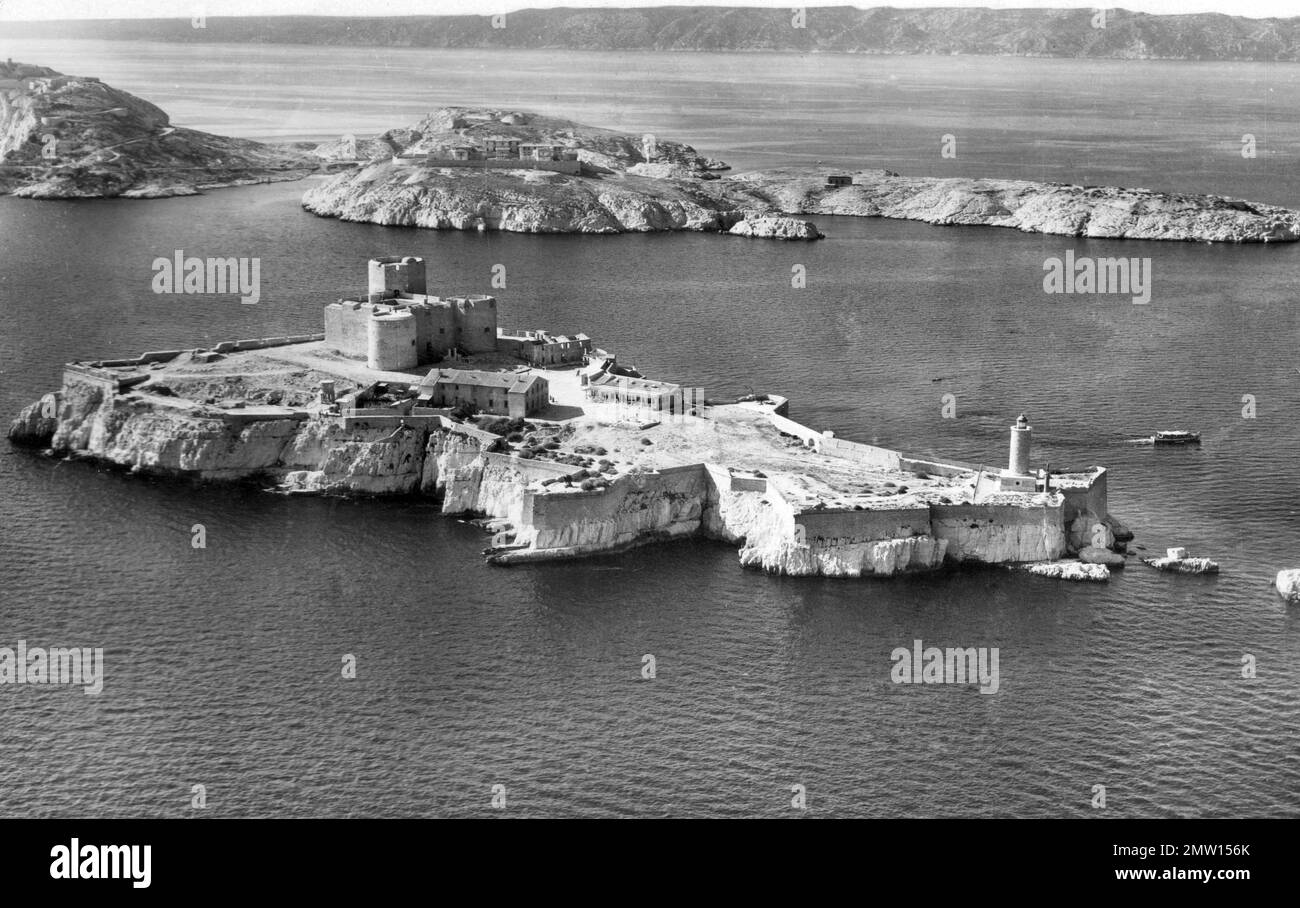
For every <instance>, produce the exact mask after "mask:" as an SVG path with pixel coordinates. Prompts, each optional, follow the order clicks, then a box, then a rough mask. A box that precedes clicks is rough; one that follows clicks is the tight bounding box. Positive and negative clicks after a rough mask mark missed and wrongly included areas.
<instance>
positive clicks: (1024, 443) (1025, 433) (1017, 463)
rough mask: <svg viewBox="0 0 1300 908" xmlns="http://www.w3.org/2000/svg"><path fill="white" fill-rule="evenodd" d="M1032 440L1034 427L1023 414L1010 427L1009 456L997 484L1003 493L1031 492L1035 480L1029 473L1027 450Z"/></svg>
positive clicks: (1033, 488) (1034, 485)
mask: <svg viewBox="0 0 1300 908" xmlns="http://www.w3.org/2000/svg"><path fill="white" fill-rule="evenodd" d="M1033 439H1034V427H1033V426H1031V425H1030V424H1029V417H1028V416H1026V415H1025V414H1024V413H1021V414H1020V418H1019V419H1017V420H1016V422H1015V425H1013V426H1012V427H1011V456H1010V457H1009V458H1008V461H1007V468H1006V469H1005V470H1003V471H1002V476H1001V477H1000V481H999V483H998V486H999V488H1000V489H1001V490H1002V491H1003V492H1033V491H1034V490H1035V488H1036V482H1037V480H1036V478H1035V477H1034V475H1033V474H1032V473H1030V472H1029V449H1030V446H1031V445H1032V443H1033Z"/></svg>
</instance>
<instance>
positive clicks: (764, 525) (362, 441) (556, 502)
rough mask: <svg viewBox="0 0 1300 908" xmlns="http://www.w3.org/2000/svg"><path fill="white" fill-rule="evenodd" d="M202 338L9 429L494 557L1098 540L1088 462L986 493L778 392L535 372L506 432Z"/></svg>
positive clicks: (1030, 554) (816, 556)
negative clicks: (525, 405)
mask: <svg viewBox="0 0 1300 908" xmlns="http://www.w3.org/2000/svg"><path fill="white" fill-rule="evenodd" d="M219 346H220V347H221V349H222V350H224V351H225V352H220V353H218V352H216V351H215V350H213V351H201V350H182V351H162V352H154V353H147V354H143V355H142V356H141V357H139V358H136V359H130V360H119V361H112V362H97V363H71V364H68V365H67V366H66V367H65V370H64V377H63V383H62V385H61V387H60V388H59V389H58V390H57V391H53V392H51V393H49V394H47V395H45V396H44V397H43V398H42V399H41V400H39V401H36V402H34V403H33V404H31V405H29V406H28V407H26V408H25V409H24V410H23V411H22V413H20V414H19V416H18V417H17V418H16V419H15V420H14V421H13V423H12V425H11V427H10V430H9V438H10V441H11V443H13V444H14V445H18V446H23V447H29V448H37V449H42V450H45V451H47V452H49V453H50V454H52V455H54V456H58V457H66V458H73V459H90V460H93V461H96V462H99V463H104V464H111V465H114V466H117V467H122V468H127V469H129V470H131V471H132V472H138V473H144V474H152V475H159V476H169V477H176V478H189V479H193V480H200V481H216V482H245V481H256V482H260V483H262V484H264V485H266V486H268V487H270V488H273V489H275V490H278V491H281V492H285V493H316V494H344V495H417V496H430V497H432V498H434V499H435V500H437V501H438V502H439V503H440V509H441V510H442V511H443V512H444V513H447V514H461V515H467V516H476V517H488V518H492V519H493V520H494V524H493V530H494V534H493V536H492V540H491V545H490V547H489V549H488V551H487V552H486V555H487V557H488V559H489V560H490V561H492V562H493V563H497V564H513V563H519V562H529V561H539V560H555V559H564V558H575V557H583V556H586V555H591V554H596V553H601V552H610V551H618V550H620V549H623V548H627V547H630V546H635V545H641V544H645V543H648V542H653V541H657V540H663V539H671V538H680V537H686V536H693V535H700V536H704V537H708V538H713V539H720V540H724V541H727V542H729V543H732V544H734V545H736V546H737V547H738V550H739V561H740V563H741V564H742V565H745V566H751V567H755V568H759V569H762V570H764V571H768V572H772V573H779V574H787V575H796V576H813V575H819V576H827V577H889V576H894V575H897V574H903V573H910V572H914V571H929V570H936V569H938V568H940V567H943V566H945V565H960V564H1013V563H1026V562H1036V561H1050V560H1056V559H1060V558H1061V557H1063V556H1066V555H1068V554H1071V553H1077V552H1079V551H1081V550H1082V549H1084V548H1086V547H1087V546H1088V545H1090V544H1095V543H1096V542H1097V541H1098V539H1099V538H1101V539H1102V541H1104V542H1106V543H1107V544H1108V545H1114V544H1115V542H1116V540H1115V536H1114V535H1112V531H1111V530H1110V529H1109V528H1110V527H1117V526H1118V524H1117V523H1116V522H1115V521H1113V520H1112V519H1111V518H1110V516H1109V514H1108V513H1107V504H1106V471H1105V470H1104V469H1101V468H1093V469H1092V470H1090V471H1086V472H1081V473H1077V474H1058V475H1056V476H1054V477H1053V487H1052V491H1051V492H1050V493H1049V492H1043V491H1041V490H1040V491H1038V492H1025V493H1021V492H1002V493H999V492H996V491H995V492H993V493H990V492H989V491H988V490H987V488H985V489H984V490H983V491H981V482H980V477H981V476H982V475H983V470H982V469H981V468H978V467H973V466H970V465H963V464H957V463H951V462H945V461H936V460H934V459H932V458H913V457H910V456H908V455H905V454H902V453H900V452H898V451H894V450H890V449H886V448H879V447H875V446H872V445H864V444H860V443H856V442H850V441H846V440H843V439H839V438H836V437H835V436H834V434H833V433H830V432H819V431H815V430H812V429H809V428H808V427H806V426H803V425H801V424H799V423H796V422H794V421H792V420H790V419H788V418H787V417H785V416H784V415H783V413H784V410H785V401H784V400H783V399H781V398H777V397H766V398H765V399H764V400H761V401H749V402H741V403H736V404H713V405H708V406H707V407H705V410H704V412H703V413H702V414H701V415H699V416H697V415H689V416H687V415H682V416H679V417H677V418H676V419H664V418H663V417H660V419H659V420H654V421H651V422H646V421H645V419H644V417H635V418H632V419H631V420H630V421H629V419H628V417H627V416H626V415H623V416H620V415H619V414H620V413H621V411H619V410H618V409H617V407H616V405H614V404H600V403H596V402H592V401H587V402H586V403H585V404H584V405H583V408H582V409H581V410H580V411H579V412H581V415H579V416H577V417H574V416H572V415H571V414H572V412H573V411H574V410H575V409H577V408H575V406H574V404H575V402H577V401H581V400H584V398H583V397H582V393H581V390H580V387H579V381H578V375H577V373H576V372H574V371H573V370H571V369H569V370H563V369H562V370H541V372H542V373H544V374H545V375H546V376H547V377H548V379H549V380H550V383H551V393H552V395H553V396H554V397H555V398H556V400H557V402H559V403H560V404H562V406H561V407H560V411H562V412H563V413H565V414H567V415H565V416H564V417H563V418H560V419H558V420H548V419H546V418H538V419H534V420H530V421H529V423H528V425H527V426H525V427H523V429H522V430H515V429H511V430H510V431H508V432H507V433H506V434H507V435H509V436H510V437H506V435H502V434H499V433H498V432H494V431H492V425H491V420H488V421H487V422H483V421H478V422H475V421H472V420H470V421H466V420H463V419H460V418H456V417H452V416H448V415H443V414H427V415H414V414H406V415H404V416H403V415H395V414H393V413H392V411H391V410H384V409H379V410H374V411H366V412H360V411H357V410H355V409H348V410H340V409H339V408H338V407H336V406H334V405H333V404H332V403H328V402H326V401H325V400H324V399H323V398H322V397H319V396H318V394H319V392H320V388H321V387H322V384H321V383H322V381H325V382H326V383H327V384H330V387H331V388H333V387H334V384H341V385H342V387H343V388H347V387H356V388H357V390H358V391H359V390H360V389H361V388H363V387H365V386H366V384H367V383H368V382H373V381H374V380H375V377H372V375H371V373H369V372H367V371H365V370H364V368H363V367H360V366H358V365H357V364H356V363H355V362H353V361H350V360H347V359H345V358H340V357H339V356H338V355H337V354H336V353H333V352H331V351H330V350H328V349H327V348H325V346H324V344H323V341H321V340H320V339H319V338H318V337H304V338H265V339H261V340H256V339H255V340H250V341H240V342H231V343H228V344H223V345H219ZM286 367H288V368H286ZM232 377H233V378H232ZM378 377H380V378H382V379H383V380H385V381H389V382H391V381H394V380H395V378H396V376H393V375H391V374H388V373H383V374H382V375H380V376H378ZM417 379H418V376H413V377H411V378H410V379H407V380H409V381H413V380H417ZM484 419H488V418H487V417H485V418H484ZM516 436H517V437H516ZM721 439H725V444H724V443H721V442H720V440H721ZM597 458H599V460H597ZM984 485H985V486H987V482H986V483H984ZM1102 570H1104V568H1103V569H1102Z"/></svg>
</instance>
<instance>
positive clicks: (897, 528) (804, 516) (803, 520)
mask: <svg viewBox="0 0 1300 908" xmlns="http://www.w3.org/2000/svg"><path fill="white" fill-rule="evenodd" d="M794 520H795V524H796V525H797V526H802V527H803V528H804V538H805V539H806V540H807V541H808V542H809V543H813V542H815V541H827V542H832V541H834V542H838V543H845V542H863V541H867V540H873V539H895V538H899V537H907V536H923V535H926V534H928V533H929V532H930V509H929V508H928V507H925V506H920V507H914V508H889V509H882V510H873V511H867V510H863V511H854V510H842V511H803V512H801V513H798V514H796V515H795V518H794Z"/></svg>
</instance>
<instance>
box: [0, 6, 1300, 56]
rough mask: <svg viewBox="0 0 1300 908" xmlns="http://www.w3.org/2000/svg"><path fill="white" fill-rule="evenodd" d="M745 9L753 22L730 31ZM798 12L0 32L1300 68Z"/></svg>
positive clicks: (1136, 39) (1042, 28)
mask: <svg viewBox="0 0 1300 908" xmlns="http://www.w3.org/2000/svg"><path fill="white" fill-rule="evenodd" d="M741 15H743V16H746V17H751V18H750V20H749V23H748V27H746V28H744V29H737V28H736V27H735V25H736V19H737V16H741ZM799 15H800V13H799V12H798V11H796V10H794V9H757V8H752V7H744V6H735V7H702V8H695V7H652V8H647V9H566V8H559V9H546V10H537V9H526V10H519V11H517V12H510V13H506V14H504V16H497V17H494V16H405V17H366V16H338V17H330V16H247V17H229V18H219V17H209V18H206V19H204V20H203V21H202V24H201V26H199V27H196V25H195V23H194V22H192V21H191V19H190V18H189V17H188V16H186V17H184V18H177V19H95V20H71V21H58V22H54V21H38V22H6V23H5V31H6V35H7V37H10V38H11V39H24V38H43V39H48V38H63V39H69V38H70V39H78V38H87V39H97V40H126V41H164V42H172V43H214V42H215V43H224V42H229V43H260V44H311V45H326V46H328V45H348V46H371V47H407V48H443V49H449V48H497V49H501V50H593V51H602V50H603V51H619V52H626V51H638V50H641V51H684V52H692V51H700V52H710V53H751V52H790V53H801V54H808V53H840V54H863V55H935V56H995V57H997V56H1017V57H1038V58H1065V59H1116V60H1181V61H1209V60H1219V61H1229V60H1232V61H1259V62H1300V17H1292V18H1286V19H1282V18H1271V19H1251V18H1247V17H1244V16H1224V15H1218V14H1209V13H1199V14H1189V15H1153V14H1149V13H1136V12H1130V11H1128V10H1123V9H1107V10H1104V12H1103V11H1102V10H1093V9H1042V10H1032V9H1005V10H993V9H982V8H974V7H966V8H957V9H893V8H889V7H876V8H872V9H854V8H851V7H809V8H807V9H806V10H803V11H802V16H803V18H802V19H797V18H796V17H797V16H799ZM1099 16H1104V18H1098V17H1099ZM557 36H559V37H558V40H557Z"/></svg>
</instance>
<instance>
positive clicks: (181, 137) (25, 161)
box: [0, 62, 318, 199]
mask: <svg viewBox="0 0 1300 908" xmlns="http://www.w3.org/2000/svg"><path fill="white" fill-rule="evenodd" d="M317 165H318V161H317V160H316V159H314V158H311V157H309V156H307V155H306V154H304V153H302V152H299V151H295V150H292V149H288V148H276V147H273V146H270V145H264V144H262V143H260V142H252V141H249V140H246V139H232V138H227V137H225V136H217V135H212V134H211V133H206V132H199V131H198V130H194V129H186V128H184V127H179V126H173V125H171V122H170V120H169V118H168V116H167V113H166V112H165V111H163V110H162V109H161V108H159V107H157V106H155V105H153V104H150V103H149V102H148V101H145V100H143V99H142V98H138V97H136V96H135V95H133V94H130V93H129V92H125V91H121V90H120V89H116V88H113V87H111V86H109V85H105V84H104V83H103V82H100V81H99V80H98V79H95V78H93V77H85V76H65V75H62V74H60V73H57V72H55V71H54V70H52V69H49V68H47V67H39V66H30V65H26V64H22V63H12V62H9V63H0V193H12V194H13V195H17V196H23V197H25V198H33V199H64V198H105V197H110V196H123V197H127V198H157V197H163V196H175V195H193V194H195V193H197V192H198V191H199V190H200V189H205V188H213V187H217V186H232V185H237V184H242V183H256V182H267V181H271V180H286V179H299V178H301V177H302V176H304V175H305V174H306V173H308V172H310V171H311V170H314V169H315V168H316V167H317Z"/></svg>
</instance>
